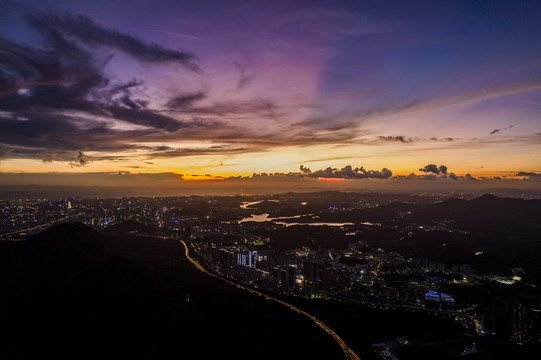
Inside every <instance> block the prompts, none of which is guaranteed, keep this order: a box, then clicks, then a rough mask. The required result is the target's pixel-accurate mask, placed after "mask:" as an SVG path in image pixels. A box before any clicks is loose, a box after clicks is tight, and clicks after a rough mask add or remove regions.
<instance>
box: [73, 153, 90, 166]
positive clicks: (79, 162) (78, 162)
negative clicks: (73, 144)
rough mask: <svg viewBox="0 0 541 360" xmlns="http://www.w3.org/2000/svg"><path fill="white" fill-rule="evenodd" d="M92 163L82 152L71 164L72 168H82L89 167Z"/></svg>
mask: <svg viewBox="0 0 541 360" xmlns="http://www.w3.org/2000/svg"><path fill="white" fill-rule="evenodd" d="M90 162H91V160H90V158H89V157H88V156H86V155H85V154H83V152H82V151H79V152H78V154H77V156H76V157H75V159H73V161H71V162H70V166H72V167H74V166H75V167H82V166H85V165H88V164H89V163H90Z"/></svg>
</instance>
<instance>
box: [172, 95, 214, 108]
mask: <svg viewBox="0 0 541 360" xmlns="http://www.w3.org/2000/svg"><path fill="white" fill-rule="evenodd" d="M205 96H206V94H205V93H204V92H202V91H201V92H197V93H195V94H189V95H181V96H177V97H175V98H173V99H171V100H169V101H168V102H167V104H165V106H166V107H168V108H172V109H176V108H182V107H190V106H192V105H193V103H194V102H196V101H199V100H203V99H204V98H205Z"/></svg>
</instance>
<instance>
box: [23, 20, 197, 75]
mask: <svg viewBox="0 0 541 360" xmlns="http://www.w3.org/2000/svg"><path fill="white" fill-rule="evenodd" d="M27 19H28V21H29V23H30V24H32V25H33V26H34V27H35V28H38V29H44V30H46V31H48V32H49V33H50V34H51V35H53V36H54V35H55V34H59V33H64V34H67V35H69V36H72V37H74V38H76V39H77V40H79V41H83V42H85V43H87V44H93V45H102V46H107V47H110V48H112V49H115V50H119V51H122V52H124V53H126V54H128V55H131V56H133V57H134V58H136V59H137V60H139V61H144V62H150V63H165V62H175V63H178V64H181V65H183V66H185V67H186V68H188V69H190V70H192V71H196V72H200V71H201V69H200V68H199V67H198V66H197V65H196V64H195V63H194V61H195V60H197V57H196V56H195V55H193V54H191V53H189V52H185V51H179V50H173V49H168V48H164V47H162V46H160V45H158V44H154V43H150V44H148V43H145V42H143V41H141V40H139V39H137V38H135V37H133V36H131V35H127V34H123V33H121V32H119V31H117V30H114V29H108V28H106V27H103V26H101V25H99V24H97V23H96V22H94V21H93V20H92V19H90V18H88V17H86V16H83V15H74V14H71V13H69V12H67V11H55V12H54V13H53V12H50V11H36V12H34V13H31V14H29V15H28V16H27Z"/></svg>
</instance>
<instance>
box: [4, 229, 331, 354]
mask: <svg viewBox="0 0 541 360" xmlns="http://www.w3.org/2000/svg"><path fill="white" fill-rule="evenodd" d="M0 284H1V285H2V296H1V297H0V316H1V317H2V319H3V320H2V321H3V325H4V326H5V328H6V329H9V331H8V334H7V335H6V336H3V337H2V339H1V340H0V357H1V358H2V359H35V358H38V357H54V358H56V359H68V358H69V359H73V358H79V359H80V358H83V359H91V358H92V359H95V358H114V357H117V358H132V359H169V358H173V357H175V358H177V357H181V358H222V359H251V358H253V354H254V353H255V352H259V351H260V350H261V349H262V348H263V347H267V344H268V342H267V341H275V342H276V341H280V342H281V343H282V344H283V346H284V347H287V348H289V349H291V350H289V351H291V355H292V356H294V357H302V356H303V354H308V355H309V356H311V357H314V358H318V357H319V358H335V357H337V356H341V354H340V349H339V347H338V346H337V345H336V343H334V342H333V340H332V338H330V337H329V336H328V335H326V334H325V333H324V332H323V331H321V330H320V329H319V328H317V327H316V326H314V324H313V323H312V322H311V321H309V320H308V319H306V318H304V317H302V316H300V315H298V314H296V313H294V312H291V311H289V310H287V309H285V308H283V307H281V306H279V305H277V304H275V303H271V302H269V301H266V300H265V299H263V298H261V297H256V296H253V295H250V294H247V293H245V292H242V291H240V290H238V289H236V288H235V287H231V286H229V285H227V284H224V283H222V282H221V281H219V280H216V279H213V278H210V277H208V276H207V275H205V274H203V273H201V272H200V271H199V270H197V269H195V267H194V266H193V265H192V264H191V263H189V262H188V261H187V259H186V258H185V256H184V247H183V246H182V245H180V244H179V243H178V242H177V241H175V240H172V239H170V240H167V239H155V238H149V237H135V236H130V237H125V238H123V237H114V236H109V235H104V234H101V233H99V232H96V231H94V230H92V229H90V228H89V227H87V226H85V225H82V224H80V223H69V224H61V225H57V226H53V227H51V228H50V229H48V230H46V231H43V232H41V233H40V234H38V235H36V236H34V237H32V238H30V239H28V240H26V241H22V242H16V243H12V242H2V243H0ZM188 295H189V299H190V300H189V301H188V299H187V297H188ZM250 323H251V324H261V326H258V327H257V329H258V330H257V331H256V332H255V331H254V327H253V326H249V324H250ZM286 323H287V324H288V326H287V327H284V326H283V324H286ZM299 329H302V331H300V334H299V333H298V331H299ZM299 339H300V340H301V341H306V342H308V341H310V342H311V341H315V344H318V345H317V346H312V347H310V348H309V349H301V348H299V347H298V346H296V345H297V341H299ZM281 355H282V352H281V351H280V350H279V349H278V348H271V349H268V350H266V351H265V352H264V353H261V354H260V356H259V355H258V358H262V359H273V358H278V357H280V356H281Z"/></svg>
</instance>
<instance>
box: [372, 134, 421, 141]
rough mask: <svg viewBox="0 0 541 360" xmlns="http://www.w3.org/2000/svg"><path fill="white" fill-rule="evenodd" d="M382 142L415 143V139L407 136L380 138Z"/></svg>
mask: <svg viewBox="0 0 541 360" xmlns="http://www.w3.org/2000/svg"><path fill="white" fill-rule="evenodd" d="M378 140H380V141H390V142H403V143H405V142H413V139H412V138H410V137H405V136H401V135H400V136H378Z"/></svg>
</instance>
